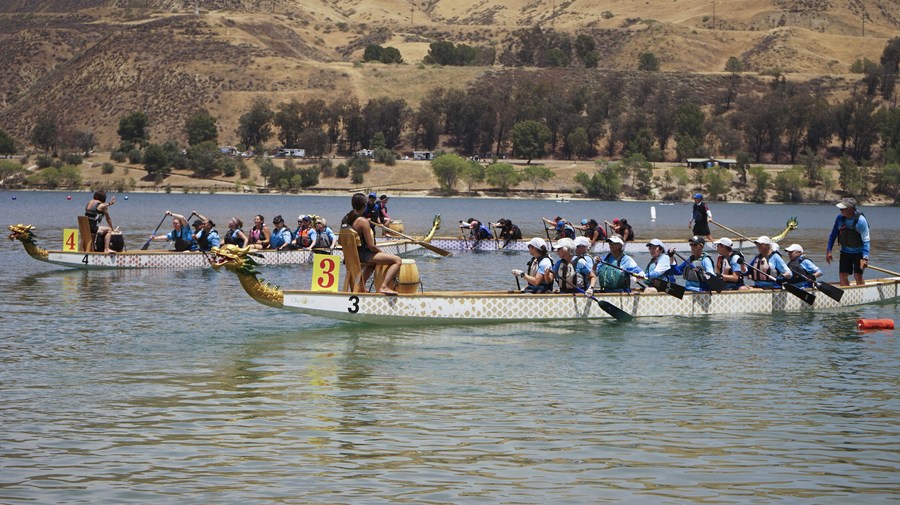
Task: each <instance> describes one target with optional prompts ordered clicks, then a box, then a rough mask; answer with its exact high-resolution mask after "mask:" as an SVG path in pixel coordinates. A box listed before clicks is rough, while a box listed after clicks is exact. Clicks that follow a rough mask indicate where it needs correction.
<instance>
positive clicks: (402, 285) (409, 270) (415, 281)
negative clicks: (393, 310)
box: [397, 259, 422, 293]
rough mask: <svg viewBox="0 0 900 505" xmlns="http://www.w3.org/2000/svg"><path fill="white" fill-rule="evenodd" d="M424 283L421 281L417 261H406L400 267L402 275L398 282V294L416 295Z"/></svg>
mask: <svg viewBox="0 0 900 505" xmlns="http://www.w3.org/2000/svg"><path fill="white" fill-rule="evenodd" d="M421 285H422V282H421V281H420V280H419V267H417V266H416V260H412V259H404V260H403V263H402V264H401V265H400V274H399V276H398V281H397V292H398V293H415V292H416V291H418V290H419V286H421Z"/></svg>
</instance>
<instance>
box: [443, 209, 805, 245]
mask: <svg viewBox="0 0 900 505" xmlns="http://www.w3.org/2000/svg"><path fill="white" fill-rule="evenodd" d="M797 227H798V221H797V218H796V217H792V218H790V219H788V220H787V223H786V224H785V227H784V230H782V231H781V233H779V234H777V235H775V236H773V237H772V241H773V242H779V241H781V240H783V239H784V238H785V237H786V236H787V235H788V233H790V232H791V231H793V230H796V229H797ZM651 238H656V237H650V238H648V239H647V240H635V241H634V242H628V243H626V244H625V252H626V253H628V254H636V253H646V252H647V247H646V243H647V241H648V240H650V239H651ZM660 240H662V241H663V243H664V244H666V247H673V248H675V251H677V252H679V253H689V252H691V246H690V244H688V242H687V237H679V238H669V239H664V238H660ZM731 240H732V242H734V246H733V247H734V249H752V248H753V247H755V246H756V244H754V243H753V242H752V241H751V240H747V239H746V238H742V237H735V238H732V239H731ZM552 242H555V239H554V240H553V241H552ZM428 243H430V244H431V245H433V246H435V247H440V248H442V249H447V250H450V251H465V250H470V251H527V250H528V240H527V239H523V240H501V239H481V240H474V239H472V238H468V237H466V238H464V237H434V238H432V239H431V240H429V241H428ZM706 247H707V248H710V249H715V246H713V245H712V244H707V245H706ZM591 252H592V253H606V252H609V244H607V243H606V242H597V243H596V244H594V246H593V247H592V248H591Z"/></svg>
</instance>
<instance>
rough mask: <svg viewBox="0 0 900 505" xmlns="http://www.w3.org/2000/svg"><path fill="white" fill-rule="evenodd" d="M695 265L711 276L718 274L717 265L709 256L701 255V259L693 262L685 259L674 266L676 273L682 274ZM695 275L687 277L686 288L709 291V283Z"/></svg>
mask: <svg viewBox="0 0 900 505" xmlns="http://www.w3.org/2000/svg"><path fill="white" fill-rule="evenodd" d="M698 263H699V265H698ZM695 267H696V268H699V269H700V270H702V271H703V272H704V273H705V274H706V275H707V276H709V277H715V276H716V268H715V265H713V261H712V259H710V257H709V256H701V257H700V259H699V260H694V261H693V262H691V261H689V260H684V261H683V262H682V263H681V264H680V265H675V266H674V267H672V268H673V269H674V271H675V273H676V274H678V275H682V274H684V273H685V272H686V271H688V270H693V269H694V268H695ZM693 277H694V276H691V277H685V280H684V289H687V290H688V291H709V285H707V284H706V283H705V282H700V281H699V280H697V279H694V278H693Z"/></svg>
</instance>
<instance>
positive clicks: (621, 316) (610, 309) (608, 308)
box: [591, 297, 634, 323]
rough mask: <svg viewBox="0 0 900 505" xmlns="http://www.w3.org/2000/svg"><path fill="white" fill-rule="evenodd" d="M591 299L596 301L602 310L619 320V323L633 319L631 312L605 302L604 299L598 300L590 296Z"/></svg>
mask: <svg viewBox="0 0 900 505" xmlns="http://www.w3.org/2000/svg"><path fill="white" fill-rule="evenodd" d="M591 300H594V301H595V302H597V305H599V306H600V308H601V309H603V311H604V312H606V313H607V314H609V315H610V316H612V317H613V318H615V320H616V321H619V322H620V323H630V322H631V320H632V319H634V317H633V316H632V315H631V314H629V313H628V312H625V311H624V310H622V309H620V308H619V307H616V306H615V305H613V304H611V303H609V302H607V301H606V300H598V299H596V298H594V297H591Z"/></svg>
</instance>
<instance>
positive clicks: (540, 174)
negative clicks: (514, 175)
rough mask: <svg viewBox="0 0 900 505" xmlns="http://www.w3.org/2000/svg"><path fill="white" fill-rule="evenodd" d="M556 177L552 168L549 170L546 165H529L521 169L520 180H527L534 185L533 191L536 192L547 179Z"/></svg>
mask: <svg viewBox="0 0 900 505" xmlns="http://www.w3.org/2000/svg"><path fill="white" fill-rule="evenodd" d="M554 177H556V174H555V173H554V172H553V170H550V169H549V168H548V167H545V166H544V165H529V166H527V167H525V169H524V170H522V180H524V181H528V182H530V183H531V185H532V186H533V187H534V192H535V193H537V190H538V187H539V186H540V185H542V184H544V183H545V182H547V181H549V180H550V179H553V178H554Z"/></svg>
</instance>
